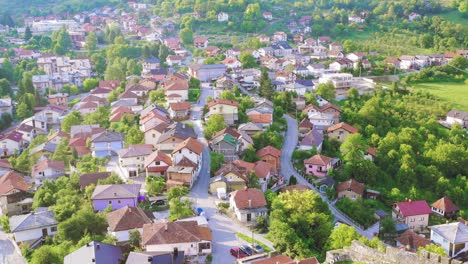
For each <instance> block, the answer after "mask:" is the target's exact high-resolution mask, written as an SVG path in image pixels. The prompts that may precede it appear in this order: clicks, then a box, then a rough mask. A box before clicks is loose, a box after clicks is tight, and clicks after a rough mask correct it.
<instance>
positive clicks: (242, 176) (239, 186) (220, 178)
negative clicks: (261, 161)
mask: <svg viewBox="0 0 468 264" xmlns="http://www.w3.org/2000/svg"><path fill="white" fill-rule="evenodd" d="M248 174H249V171H247V170H246V169H245V168H244V167H241V166H238V165H236V163H234V162H228V163H226V164H224V165H223V166H222V167H221V168H220V169H219V170H218V171H217V172H215V174H214V175H215V177H213V178H211V179H210V187H209V189H210V192H211V193H212V194H215V193H217V190H218V189H219V188H224V189H225V190H226V191H228V192H230V191H234V190H243V189H245V188H246V187H247V183H248V179H249V175H248Z"/></svg>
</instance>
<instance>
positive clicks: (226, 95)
mask: <svg viewBox="0 0 468 264" xmlns="http://www.w3.org/2000/svg"><path fill="white" fill-rule="evenodd" d="M219 99H222V100H229V101H234V100H236V96H235V95H234V94H233V93H232V92H231V91H229V90H225V91H222V92H221V94H220V95H219Z"/></svg>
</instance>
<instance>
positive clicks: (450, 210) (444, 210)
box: [431, 196, 460, 218]
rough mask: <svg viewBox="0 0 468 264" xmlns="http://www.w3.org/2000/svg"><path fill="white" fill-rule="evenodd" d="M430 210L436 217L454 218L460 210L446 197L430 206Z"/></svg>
mask: <svg viewBox="0 0 468 264" xmlns="http://www.w3.org/2000/svg"><path fill="white" fill-rule="evenodd" d="M431 210H432V212H434V213H435V214H437V215H440V216H442V217H446V218H454V217H455V216H456V215H457V213H458V211H459V210H460V209H459V208H458V207H457V206H456V205H455V204H454V203H453V202H452V200H450V198H448V197H447V196H444V197H442V198H440V199H439V200H437V201H435V202H434V203H433V204H432V205H431Z"/></svg>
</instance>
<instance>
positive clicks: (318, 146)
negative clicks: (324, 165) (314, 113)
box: [299, 128, 323, 152]
mask: <svg viewBox="0 0 468 264" xmlns="http://www.w3.org/2000/svg"><path fill="white" fill-rule="evenodd" d="M322 144H323V133H322V132H321V131H319V130H318V129H315V128H314V129H312V130H310V131H309V132H307V133H306V134H305V135H304V137H303V138H302V140H301V142H300V144H299V149H301V150H311V149H315V150H317V151H318V152H321V151H322Z"/></svg>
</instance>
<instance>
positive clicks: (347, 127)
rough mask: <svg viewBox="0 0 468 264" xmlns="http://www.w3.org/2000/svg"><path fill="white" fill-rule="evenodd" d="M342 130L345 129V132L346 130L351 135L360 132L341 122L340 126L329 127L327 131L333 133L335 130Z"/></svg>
mask: <svg viewBox="0 0 468 264" xmlns="http://www.w3.org/2000/svg"><path fill="white" fill-rule="evenodd" d="M340 128H341V129H344V130H346V131H348V132H349V133H351V134H354V133H357V132H358V130H357V128H354V127H353V126H351V125H348V124H346V123H345V122H341V123H338V124H336V125H333V126H331V127H329V128H328V129H327V131H328V132H333V131H335V130H337V129H340Z"/></svg>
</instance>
